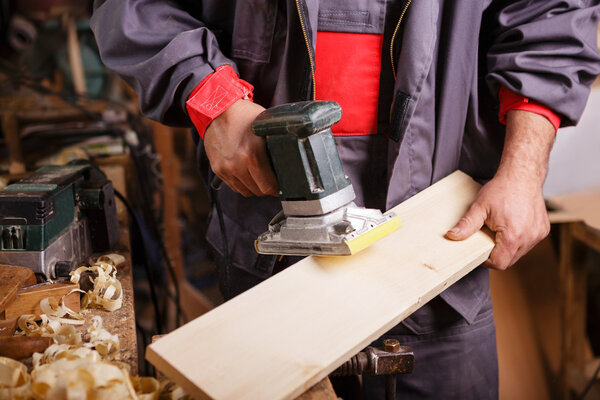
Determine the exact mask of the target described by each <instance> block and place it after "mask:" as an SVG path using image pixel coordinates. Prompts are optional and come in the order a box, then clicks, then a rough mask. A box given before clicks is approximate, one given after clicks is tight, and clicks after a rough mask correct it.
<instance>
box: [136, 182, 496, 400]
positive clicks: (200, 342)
mask: <svg viewBox="0 0 600 400" xmlns="http://www.w3.org/2000/svg"><path fill="white" fill-rule="evenodd" d="M479 187H480V186H479V185H478V184H477V183H476V182H474V181H473V180H472V179H471V178H469V177H468V176H466V175H465V174H463V173H461V172H456V173H454V174H452V175H450V176H448V177H447V178H445V179H443V180H442V181H440V182H438V183H436V184H435V185H433V186H432V187H430V188H428V189H426V190H425V191H423V192H421V193H419V194H417V195H415V196H414V197H412V198H411V199H409V200H407V201H405V202H404V203H402V204H400V205H399V206H397V207H395V208H394V211H395V212H396V213H397V214H398V216H399V217H400V219H401V220H402V224H403V225H402V227H401V228H400V229H399V230H398V231H396V232H394V233H393V234H391V235H390V236H388V237H386V238H384V239H382V240H380V241H378V242H377V243H374V244H373V245H371V246H370V247H369V248H367V249H365V250H363V251H362V252H360V253H358V254H356V255H353V256H350V257H337V258H336V257H308V258H306V259H304V260H302V261H301V262H299V263H297V264H295V265H293V266H291V267H290V268H288V269H286V270H285V271H283V272H281V273H279V274H277V275H276V276H274V277H272V278H270V279H268V280H267V281H265V282H263V283H261V284H260V285H258V286H256V287H254V288H252V289H250V290H248V291H247V292H245V293H243V294H241V295H239V296H237V297H236V298H234V299H232V300H230V301H229V302H227V303H225V304H223V305H221V306H220V307H218V308H216V309H214V310H212V311H210V312H208V313H207V314H205V315H203V316H201V317H199V318H197V319H195V320H194V321H192V322H190V323H188V324H187V325H185V326H183V327H181V328H179V329H177V330H176V331H174V332H172V333H171V334H169V335H167V336H166V337H164V338H162V339H161V340H159V341H158V342H156V343H154V344H152V345H150V346H149V347H148V349H147V352H146V358H147V359H148V360H149V361H150V362H151V363H152V364H154V365H155V366H156V367H157V368H158V369H159V370H161V371H162V372H163V373H165V374H166V375H167V376H168V377H170V378H171V379H173V380H174V381H175V382H177V383H178V384H179V385H181V386H182V387H183V388H184V390H186V391H187V392H188V393H190V394H192V396H194V397H195V398H216V399H280V398H294V397H296V396H298V395H299V394H301V393H302V392H304V391H305V390H306V389H308V388H309V387H311V386H312V385H314V384H315V383H317V382H318V381H319V380H321V379H322V378H324V377H325V376H326V375H328V374H329V373H330V372H331V371H333V370H334V369H335V368H336V367H337V366H339V365H340V364H342V363H343V362H344V361H346V360H347V359H349V358H350V357H351V356H353V355H354V354H356V353H357V352H358V351H360V350H361V349H362V348H364V347H365V346H367V345H368V344H369V343H370V342H372V341H373V340H375V339H376V338H378V337H379V336H381V335H382V334H383V333H385V332H386V331H387V330H389V329H390V328H391V327H393V326H394V325H396V324H398V323H399V322H400V321H402V320H403V319H404V318H406V317H407V316H408V315H410V314H411V313H412V312H414V311H415V310H417V309H418V308H419V307H420V306H422V305H423V304H425V303H426V302H428V301H429V300H431V299H432V298H433V297H435V296H436V295H437V294H439V293H440V292H442V291H443V290H444V289H445V288H447V287H448V286H450V285H451V284H453V283H454V282H456V281H457V280H458V279H460V278H461V277H463V276H464V275H466V274H467V273H468V272H469V271H471V270H472V269H474V268H475V267H476V266H478V265H479V264H481V263H482V262H483V261H484V260H486V259H487V257H488V255H489V253H490V252H491V250H492V248H493V246H494V242H493V240H492V238H491V237H490V236H488V235H487V234H486V233H484V232H481V231H480V232H477V233H476V234H474V235H473V236H471V237H470V238H469V239H467V240H465V241H461V242H453V241H450V240H447V239H446V238H445V237H444V235H445V233H446V231H447V230H448V229H450V228H451V227H452V226H453V225H454V224H455V223H456V222H457V221H458V220H459V219H460V217H462V215H463V214H464V213H465V212H466V210H467V209H468V207H469V206H470V204H471V203H472V201H473V200H474V199H475V196H476V194H477V192H478V190H479Z"/></svg>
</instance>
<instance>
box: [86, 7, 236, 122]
mask: <svg viewBox="0 0 600 400" xmlns="http://www.w3.org/2000/svg"><path fill="white" fill-rule="evenodd" d="M91 27H92V30H93V32H94V35H95V37H96V41H97V43H98V48H99V50H100V55H101V58H102V61H103V62H104V64H105V65H106V66H107V67H108V68H110V69H112V70H113V71H115V72H116V73H118V74H119V75H120V76H121V77H122V78H123V79H124V80H125V82H127V84H129V85H130V86H131V87H132V88H133V89H134V90H135V92H136V93H137V95H138V97H139V103H140V108H141V110H142V112H143V113H144V114H145V115H147V116H148V117H149V118H151V119H154V120H157V121H160V122H162V123H165V124H168V125H175V126H191V125H192V124H191V121H190V119H189V117H188V115H187V113H186V109H185V101H186V100H187V98H188V96H189V94H190V93H191V92H192V90H193V89H194V88H195V87H196V86H197V85H198V84H199V83H200V82H201V81H202V80H203V79H204V78H205V77H206V76H207V75H208V74H210V73H212V72H214V70H215V68H216V67H218V66H220V65H223V64H229V65H232V66H233V67H234V68H235V65H234V63H233V61H231V60H230V59H228V58H227V57H225V56H224V55H223V53H222V52H221V50H220V49H219V45H218V43H217V39H216V37H215V35H214V34H213V32H211V31H210V30H209V29H208V28H207V27H206V25H205V24H203V23H202V22H201V21H199V20H197V19H196V18H194V17H193V16H192V15H190V13H188V12H186V11H185V10H183V9H182V8H181V7H180V6H179V5H178V4H177V3H176V2H175V1H173V0H96V1H95V2H94V13H93V15H92V19H91Z"/></svg>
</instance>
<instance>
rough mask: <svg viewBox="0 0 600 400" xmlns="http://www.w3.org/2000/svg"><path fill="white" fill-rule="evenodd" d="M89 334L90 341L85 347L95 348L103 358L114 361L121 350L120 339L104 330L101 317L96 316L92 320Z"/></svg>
mask: <svg viewBox="0 0 600 400" xmlns="http://www.w3.org/2000/svg"><path fill="white" fill-rule="evenodd" d="M88 333H89V335H90V341H89V343H86V344H85V345H84V346H86V347H93V348H95V349H96V351H98V353H100V355H101V356H102V357H103V358H105V359H108V360H114V359H115V357H116V356H117V355H118V354H119V350H120V344H119V337H118V336H117V335H112V334H110V333H109V332H108V331H107V330H106V329H104V328H102V318H101V317H99V316H97V315H96V316H94V317H93V318H92V326H91V327H90V328H89V329H88Z"/></svg>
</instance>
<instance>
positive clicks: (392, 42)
mask: <svg viewBox="0 0 600 400" xmlns="http://www.w3.org/2000/svg"><path fill="white" fill-rule="evenodd" d="M410 3H412V0H408V1H407V2H406V4H405V5H404V8H403V9H402V13H401V14H400V18H398V23H397V24H396V29H394V34H393V35H392V41H391V42H390V62H391V63H392V72H393V74H394V79H396V65H395V64H394V40H396V35H397V34H398V29H400V24H401V23H402V19H404V14H406V10H407V9H408V6H410Z"/></svg>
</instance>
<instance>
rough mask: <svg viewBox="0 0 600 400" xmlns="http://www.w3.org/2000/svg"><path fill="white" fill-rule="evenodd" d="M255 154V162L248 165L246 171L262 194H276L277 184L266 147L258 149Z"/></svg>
mask: <svg viewBox="0 0 600 400" xmlns="http://www.w3.org/2000/svg"><path fill="white" fill-rule="evenodd" d="M257 156H258V159H257V163H256V164H255V165H250V166H249V168H248V171H249V172H250V175H251V176H252V178H253V179H254V181H255V182H256V184H257V185H258V187H259V189H260V191H261V192H262V193H263V194H266V195H272V196H277V195H278V194H279V185H278V184H277V178H276V177H275V172H274V171H273V168H272V167H271V163H270V161H269V157H268V156H267V151H266V149H265V150H264V151H260V152H259V153H258V155H257Z"/></svg>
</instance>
